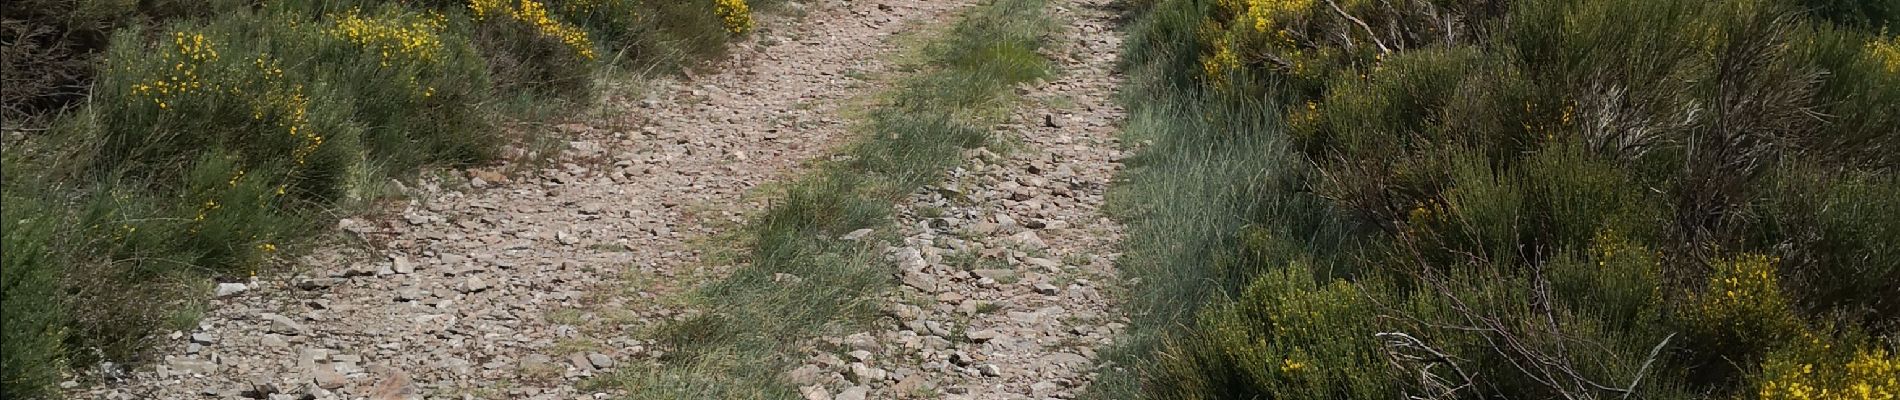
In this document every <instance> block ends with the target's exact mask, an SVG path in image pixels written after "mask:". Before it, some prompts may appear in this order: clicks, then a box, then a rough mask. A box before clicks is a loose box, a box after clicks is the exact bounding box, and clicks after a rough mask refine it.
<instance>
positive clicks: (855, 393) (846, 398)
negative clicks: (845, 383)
mask: <svg viewBox="0 0 1900 400" xmlns="http://www.w3.org/2000/svg"><path fill="white" fill-rule="evenodd" d="M870 395H871V389H870V388H866V387H863V386H852V387H851V388H849V389H845V390H844V391H843V392H838V397H835V398H834V399H836V400H864V399H865V397H868V396H870Z"/></svg>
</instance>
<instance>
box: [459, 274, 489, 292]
mask: <svg viewBox="0 0 1900 400" xmlns="http://www.w3.org/2000/svg"><path fill="white" fill-rule="evenodd" d="M461 289H462V292H463V293H475V292H480V291H483V290H488V282H486V281H483V280H482V277H479V276H470V277H468V279H467V280H464V281H462V286H461Z"/></svg>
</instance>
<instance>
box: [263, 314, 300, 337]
mask: <svg viewBox="0 0 1900 400" xmlns="http://www.w3.org/2000/svg"><path fill="white" fill-rule="evenodd" d="M261 316H262V317H264V320H265V321H270V332H272V333H279V334H285V335H303V334H305V333H309V332H310V328H308V327H305V326H304V325H303V324H302V323H298V322H297V321H296V320H293V319H290V317H286V316H282V315H277V314H272V313H264V314H262V315H261Z"/></svg>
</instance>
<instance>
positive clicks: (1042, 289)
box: [1036, 282, 1062, 296]
mask: <svg viewBox="0 0 1900 400" xmlns="http://www.w3.org/2000/svg"><path fill="white" fill-rule="evenodd" d="M1061 292H1062V288H1059V287H1056V285H1051V284H1049V283H1048V282H1040V283H1037V284H1036V293H1041V294H1043V295H1045V296H1054V295H1056V293H1061Z"/></svg>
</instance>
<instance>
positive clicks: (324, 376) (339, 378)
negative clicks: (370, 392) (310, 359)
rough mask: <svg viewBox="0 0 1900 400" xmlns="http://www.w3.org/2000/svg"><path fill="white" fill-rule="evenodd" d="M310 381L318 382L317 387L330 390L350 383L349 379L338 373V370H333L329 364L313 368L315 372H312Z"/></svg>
mask: <svg viewBox="0 0 1900 400" xmlns="http://www.w3.org/2000/svg"><path fill="white" fill-rule="evenodd" d="M310 380H312V381H314V382H316V383H317V387H320V388H324V389H328V390H336V389H338V388H341V387H343V385H347V384H349V383H350V381H349V379H348V378H344V377H343V374H340V373H337V372H336V368H332V367H331V366H330V365H329V364H322V365H317V367H316V368H313V370H312V371H310Z"/></svg>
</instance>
